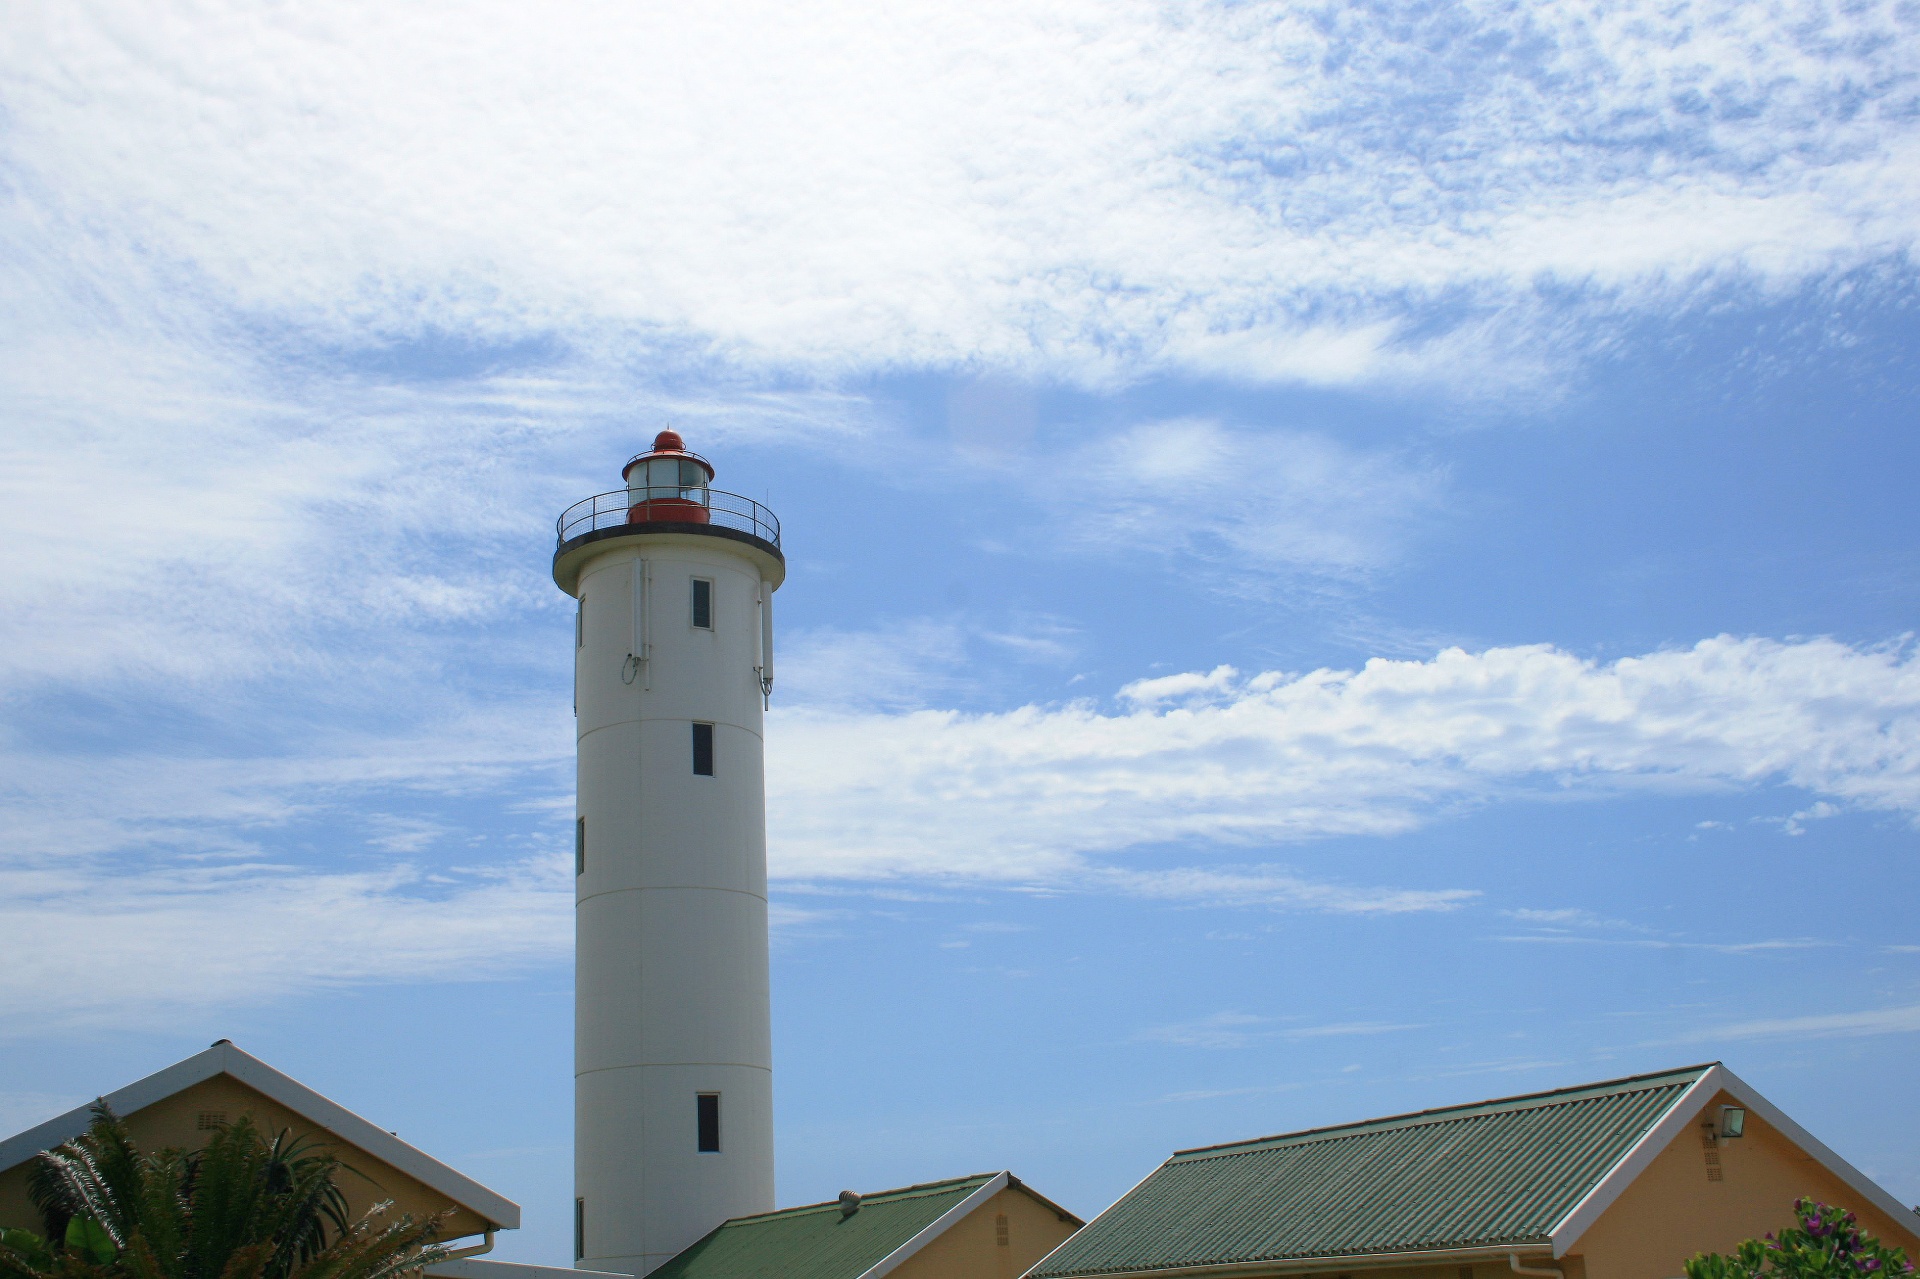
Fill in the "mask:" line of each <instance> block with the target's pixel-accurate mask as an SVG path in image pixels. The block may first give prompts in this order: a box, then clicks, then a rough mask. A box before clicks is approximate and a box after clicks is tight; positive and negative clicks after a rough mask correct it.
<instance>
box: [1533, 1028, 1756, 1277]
mask: <svg viewBox="0 0 1920 1279" xmlns="http://www.w3.org/2000/svg"><path fill="white" fill-rule="evenodd" d="M1726 1077H1727V1069H1726V1067H1725V1066H1722V1065H1720V1064H1719V1063H1718V1062H1715V1063H1714V1064H1713V1065H1711V1066H1709V1067H1707V1069H1706V1071H1705V1072H1704V1073H1702V1074H1701V1076H1700V1078H1698V1079H1696V1080H1694V1081H1693V1083H1692V1084H1691V1085H1689V1086H1688V1088H1687V1090H1686V1091H1685V1092H1683V1093H1681V1094H1680V1095H1679V1097H1677V1098H1675V1099H1674V1103H1673V1104H1672V1105H1671V1106H1669V1107H1667V1113H1666V1114H1664V1115H1662V1116H1660V1119H1659V1121H1658V1122H1657V1123H1655V1124H1654V1125H1653V1126H1652V1127H1651V1128H1649V1129H1647V1130H1646V1131H1645V1132H1644V1133H1642V1134H1640V1140H1638V1141H1636V1142H1634V1143H1633V1145H1632V1146H1630V1147H1629V1148H1628V1149H1627V1153H1626V1154H1624V1155H1621V1156H1620V1158H1618V1159H1616V1160H1614V1163H1613V1167H1611V1168H1609V1169H1607V1172H1606V1175H1605V1176H1603V1177H1601V1178H1600V1180H1599V1181H1597V1182H1595V1183H1594V1185H1593V1189H1591V1190H1589V1191H1587V1193H1586V1194H1584V1195H1582V1196H1581V1197H1580V1202H1579V1203H1576V1204H1575V1205H1574V1206H1573V1207H1572V1208H1571V1209H1569V1210H1568V1212H1567V1215H1566V1216H1564V1217H1562V1218H1560V1220H1559V1222H1558V1223H1557V1224H1555V1226H1554V1227H1553V1229H1552V1230H1549V1231H1548V1232H1547V1237H1548V1238H1549V1239H1551V1240H1552V1241H1553V1256H1554V1260H1556V1261H1558V1260H1559V1259H1560V1258H1561V1257H1564V1256H1566V1255H1567V1252H1568V1250H1569V1249H1571V1248H1572V1247H1573V1245H1574V1244H1575V1243H1576V1242H1578V1241H1579V1238H1580V1236H1581V1235H1583V1234H1585V1233H1586V1230H1587V1227H1588V1226H1591V1225H1592V1224H1593V1223H1594V1222H1596V1221H1598V1220H1599V1219H1600V1214H1601V1213H1603V1212H1605V1211H1606V1210H1607V1209H1608V1208H1611V1207H1612V1206H1613V1201H1614V1200H1616V1199H1618V1198H1619V1197H1620V1196H1621V1195H1622V1194H1623V1193H1625V1191H1626V1189H1627V1187H1628V1186H1630V1185H1632V1184H1633V1179H1634V1178H1635V1177H1638V1176H1639V1175H1640V1174H1641V1173H1642V1172H1644V1171H1645V1170H1646V1167H1647V1165H1648V1164H1650V1163H1652V1162H1653V1161H1654V1159H1656V1158H1657V1157H1658V1156H1659V1154H1660V1152H1661V1151H1663V1150H1665V1149H1666V1148H1667V1145H1668V1143H1670V1142H1671V1141H1672V1140H1673V1139H1674V1138H1675V1137H1677V1136H1679V1135H1680V1131H1681V1130H1682V1129H1683V1128H1685V1127H1686V1126H1687V1125H1688V1124H1689V1123H1691V1122H1692V1121H1693V1117H1694V1116H1695V1115H1697V1114H1699V1113H1700V1111H1701V1109H1702V1108H1703V1107H1704V1106H1705V1105H1706V1104H1707V1101H1708V1100H1709V1099H1710V1098H1711V1097H1712V1096H1713V1095H1714V1094H1715V1093H1717V1092H1719V1091H1720V1089H1721V1088H1722V1087H1724V1086H1725V1085H1724V1083H1723V1082H1722V1081H1724V1080H1725V1079H1726Z"/></svg>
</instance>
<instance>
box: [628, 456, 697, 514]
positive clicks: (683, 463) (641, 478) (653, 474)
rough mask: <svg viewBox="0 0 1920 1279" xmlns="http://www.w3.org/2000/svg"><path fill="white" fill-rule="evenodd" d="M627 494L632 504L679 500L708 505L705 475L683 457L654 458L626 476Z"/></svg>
mask: <svg viewBox="0 0 1920 1279" xmlns="http://www.w3.org/2000/svg"><path fill="white" fill-rule="evenodd" d="M627 492H628V494H629V495H630V497H631V500H632V501H634V502H649V501H654V502H657V501H660V500H662V499H664V498H679V499H681V500H683V501H688V502H697V503H699V504H700V505H701V506H705V505H706V504H707V472H706V468H705V467H703V466H701V465H700V464H699V463H698V462H695V461H692V460H690V459H688V458H683V457H653V458H648V459H647V460H646V461H645V462H642V463H640V464H639V465H638V466H636V467H634V468H633V470H631V471H629V472H628V473H627Z"/></svg>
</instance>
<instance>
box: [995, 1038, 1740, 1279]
mask: <svg viewBox="0 0 1920 1279" xmlns="http://www.w3.org/2000/svg"><path fill="white" fill-rule="evenodd" d="M1704 1069H1705V1068H1704V1067H1702V1068H1699V1069H1690V1070H1686V1071H1676V1072H1671V1073H1668V1074H1665V1075H1656V1076H1644V1077H1638V1078H1635V1079H1632V1080H1622V1081H1619V1082H1617V1083H1615V1084H1611V1085H1595V1086H1593V1087H1590V1088H1584V1089H1576V1090H1568V1091H1565V1092H1559V1093H1544V1094H1536V1095H1534V1096H1532V1097H1521V1098H1513V1099H1510V1100H1508V1101H1504V1102H1494V1103H1481V1104H1479V1105H1476V1106H1462V1107H1457V1108H1455V1109H1452V1110H1442V1111H1430V1112H1425V1113H1423V1114H1420V1115H1414V1116H1404V1117H1399V1118H1394V1119H1382V1120H1373V1121H1370V1122H1368V1123H1364V1124H1355V1125H1352V1126H1350V1127H1345V1128H1331V1129H1320V1130H1316V1131H1313V1132H1308V1133H1297V1134H1293V1135H1291V1136H1286V1137H1273V1138H1266V1139H1263V1140H1260V1141H1255V1142H1246V1143H1242V1144H1239V1145H1234V1146H1223V1147H1212V1148H1209V1149H1205V1150H1194V1151H1185V1152H1182V1153H1181V1154H1178V1155H1175V1156H1174V1157H1173V1158H1172V1159H1169V1160H1168V1161H1167V1162H1166V1163H1165V1164H1163V1165H1161V1167H1160V1168H1159V1169H1158V1170H1157V1171H1156V1172H1154V1174H1153V1175H1152V1176H1150V1177H1148V1178H1147V1180H1145V1181H1144V1182H1142V1183H1140V1185H1139V1186H1137V1187H1135V1188H1134V1190H1133V1191H1132V1192H1131V1193H1130V1194H1128V1195H1127V1196H1126V1197H1125V1198H1123V1199H1122V1200H1120V1202H1119V1203H1117V1204H1115V1205H1114V1206H1113V1207H1112V1208H1109V1209H1108V1210H1107V1211H1106V1212H1105V1213H1103V1214H1101V1215H1100V1216H1099V1217H1098V1218H1096V1219H1095V1220H1094V1222H1093V1223H1092V1224H1091V1225H1089V1226H1087V1228H1086V1229H1084V1230H1082V1231H1080V1232H1079V1233H1078V1234H1077V1235H1075V1236H1074V1237H1073V1238H1071V1239H1069V1240H1068V1241H1067V1242H1066V1243H1065V1244H1063V1245H1062V1246H1061V1247H1060V1249H1059V1250H1058V1251H1056V1252H1055V1253H1054V1254H1053V1255H1052V1256H1050V1257H1048V1258H1047V1259H1046V1260H1045V1261H1044V1262H1042V1263H1041V1266H1040V1267H1039V1268H1038V1269H1036V1270H1034V1271H1033V1272H1032V1273H1033V1275H1034V1276H1036V1279H1037V1277H1039V1276H1067V1275H1097V1274H1109V1273H1116V1272H1120V1273H1124V1272H1128V1271H1136V1270H1157V1269H1169V1268H1172V1267H1175V1266H1197V1265H1218V1264H1223V1263H1231V1262H1246V1261H1265V1260H1288V1259H1298V1258H1308V1257H1357V1256H1363V1255H1367V1254H1373V1253H1397V1252H1412V1251H1419V1250H1424V1249H1432V1248H1471V1247H1488V1246H1498V1245H1505V1244H1522V1243H1539V1242H1542V1241H1544V1240H1545V1239H1546V1237H1547V1233H1548V1232H1549V1231H1550V1230H1551V1229H1552V1228H1553V1226H1554V1225H1555V1224H1556V1223H1557V1222H1558V1221H1559V1220H1560V1219H1561V1218H1562V1217H1563V1216H1565V1215H1566V1214H1567V1212H1569V1211H1570V1210H1571V1209H1572V1208H1573V1206H1574V1205H1575V1204H1576V1203H1578V1202H1579V1201H1580V1199H1581V1198H1582V1197H1583V1196H1584V1195H1585V1194H1586V1193H1587V1192H1588V1191H1589V1190H1591V1189H1592V1188H1593V1187H1594V1185H1596V1184H1597V1183H1598V1182H1599V1180H1600V1179H1601V1177H1603V1176H1604V1175H1605V1174H1606V1172H1607V1170H1608V1169H1609V1168H1611V1167H1612V1166H1613V1165H1614V1163H1615V1162H1617V1161H1618V1160H1619V1159H1620V1157H1621V1156H1622V1155H1624V1154H1625V1153H1626V1152H1627V1151H1628V1150H1629V1149H1630V1148H1631V1147H1632V1146H1633V1144H1634V1142H1636V1141H1637V1140H1638V1139H1639V1138H1640V1137H1641V1136H1642V1135H1643V1134H1644V1133H1646V1132H1647V1130H1648V1129H1650V1128H1651V1127H1653V1125H1654V1124H1655V1123H1657V1122H1658V1121H1659V1118H1660V1116H1661V1115H1663V1114H1665V1113H1666V1111H1667V1109H1668V1108H1669V1107H1671V1106H1672V1105H1673V1103H1674V1102H1675V1101H1677V1100H1678V1099H1679V1097H1680V1095H1681V1094H1682V1093H1683V1092H1685V1091H1686V1089H1687V1087H1688V1086H1689V1085H1690V1084H1692V1083H1693V1081H1694V1080H1695V1079H1698V1078H1699V1077H1700V1074H1701V1073H1702V1071H1703V1070H1704Z"/></svg>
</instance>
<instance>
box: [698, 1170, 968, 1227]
mask: <svg viewBox="0 0 1920 1279" xmlns="http://www.w3.org/2000/svg"><path fill="white" fill-rule="evenodd" d="M999 1175H1000V1174H999V1173H997V1172H970V1173H968V1174H967V1175H966V1176H964V1177H948V1178H946V1179H944V1180H941V1181H920V1182H915V1183H914V1184H913V1185H911V1186H894V1187H892V1188H890V1189H887V1190H873V1191H868V1192H865V1193H861V1194H860V1202H861V1203H862V1204H863V1205H864V1204H866V1203H867V1202H869V1201H870V1200H874V1199H880V1198H883V1197H888V1196H898V1197H899V1198H902V1199H924V1198H925V1197H926V1194H925V1193H924V1192H928V1191H934V1190H945V1189H947V1188H949V1187H952V1186H962V1185H965V1184H966V1183H967V1182H969V1181H976V1182H979V1183H981V1184H982V1185H984V1184H986V1183H987V1182H989V1181H992V1180H993V1179H994V1178H995V1177H998V1176H999ZM915 1191H919V1192H922V1193H919V1194H916V1193H914V1192H915ZM829 1208H831V1209H832V1210H833V1211H835V1212H838V1211H840V1201H839V1200H838V1199H824V1200H822V1201H820V1202H819V1203H810V1204H794V1205H793V1206H792V1207H791V1208H769V1209H768V1210H767V1211H765V1212H750V1213H746V1214H744V1215H742V1216H739V1217H729V1218H728V1219H727V1220H725V1221H723V1222H721V1223H720V1224H721V1225H722V1226H731V1225H733V1224H734V1223H736V1222H739V1223H742V1224H744V1223H747V1222H753V1221H765V1220H766V1219H767V1218H769V1217H797V1216H799V1215H801V1214H802V1213H808V1212H823V1211H825V1210H827V1209H829Z"/></svg>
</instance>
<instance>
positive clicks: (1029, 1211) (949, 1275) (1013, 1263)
mask: <svg viewBox="0 0 1920 1279" xmlns="http://www.w3.org/2000/svg"><path fill="white" fill-rule="evenodd" d="M1003 1218H1004V1219H1005V1223H1006V1232H1005V1235H1006V1240H1007V1241H1006V1242H1005V1243H1001V1242H1000V1237H1001V1231H1000V1223H1001V1220H1002V1219H1003ZM1079 1228H1080V1227H1079V1225H1078V1223H1076V1222H1074V1221H1072V1220H1065V1221H1063V1220H1061V1218H1060V1215H1059V1214H1058V1213H1056V1212H1055V1211H1054V1210H1053V1209H1052V1208H1050V1207H1048V1206H1047V1205H1046V1204H1044V1203H1041V1202H1040V1201H1039V1200H1038V1199H1035V1198H1034V1197H1033V1196H1032V1195H1030V1194H1028V1193H1027V1192H1026V1191H1024V1190H1021V1189H1019V1188H1018V1187H1015V1186H1009V1187H1007V1188H1006V1189H1005V1190H1002V1191H1001V1192H1000V1193H999V1194H997V1195H995V1196H993V1198H991V1199H989V1200H987V1201H986V1202H985V1203H983V1204H981V1205H980V1206H979V1207H978V1208H975V1209H974V1210H973V1211H972V1212H970V1213H968V1214H967V1215H966V1216H964V1217H962V1218H961V1219H960V1220H958V1221H956V1222H954V1223H953V1224H952V1225H951V1226H949V1227H947V1229H946V1230H945V1231H943V1232H942V1233H941V1235H940V1237H939V1238H937V1239H935V1240H934V1241H933V1242H932V1243H930V1244H928V1245H927V1246H926V1247H924V1248H922V1249H921V1250H920V1251H919V1252H916V1253H914V1254H913V1256H911V1257H909V1258H907V1259H906V1261H904V1262H903V1263H901V1265H900V1268H899V1269H897V1270H895V1271H894V1272H893V1276H892V1277H891V1279H1016V1277H1017V1276H1019V1275H1021V1274H1024V1273H1025V1272H1026V1270H1027V1268H1028V1267H1030V1266H1031V1265H1033V1263H1034V1262H1036V1261H1038V1260H1040V1258H1042V1257H1044V1256H1046V1255H1047V1254H1048V1253H1050V1252H1052V1251H1053V1250H1054V1249H1055V1248H1058V1247H1059V1246H1060V1245H1061V1243H1062V1242H1064V1241H1065V1240H1066V1237H1067V1236H1068V1235H1070V1234H1072V1233H1073V1232H1074V1231H1076V1230H1078V1229H1079Z"/></svg>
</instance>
